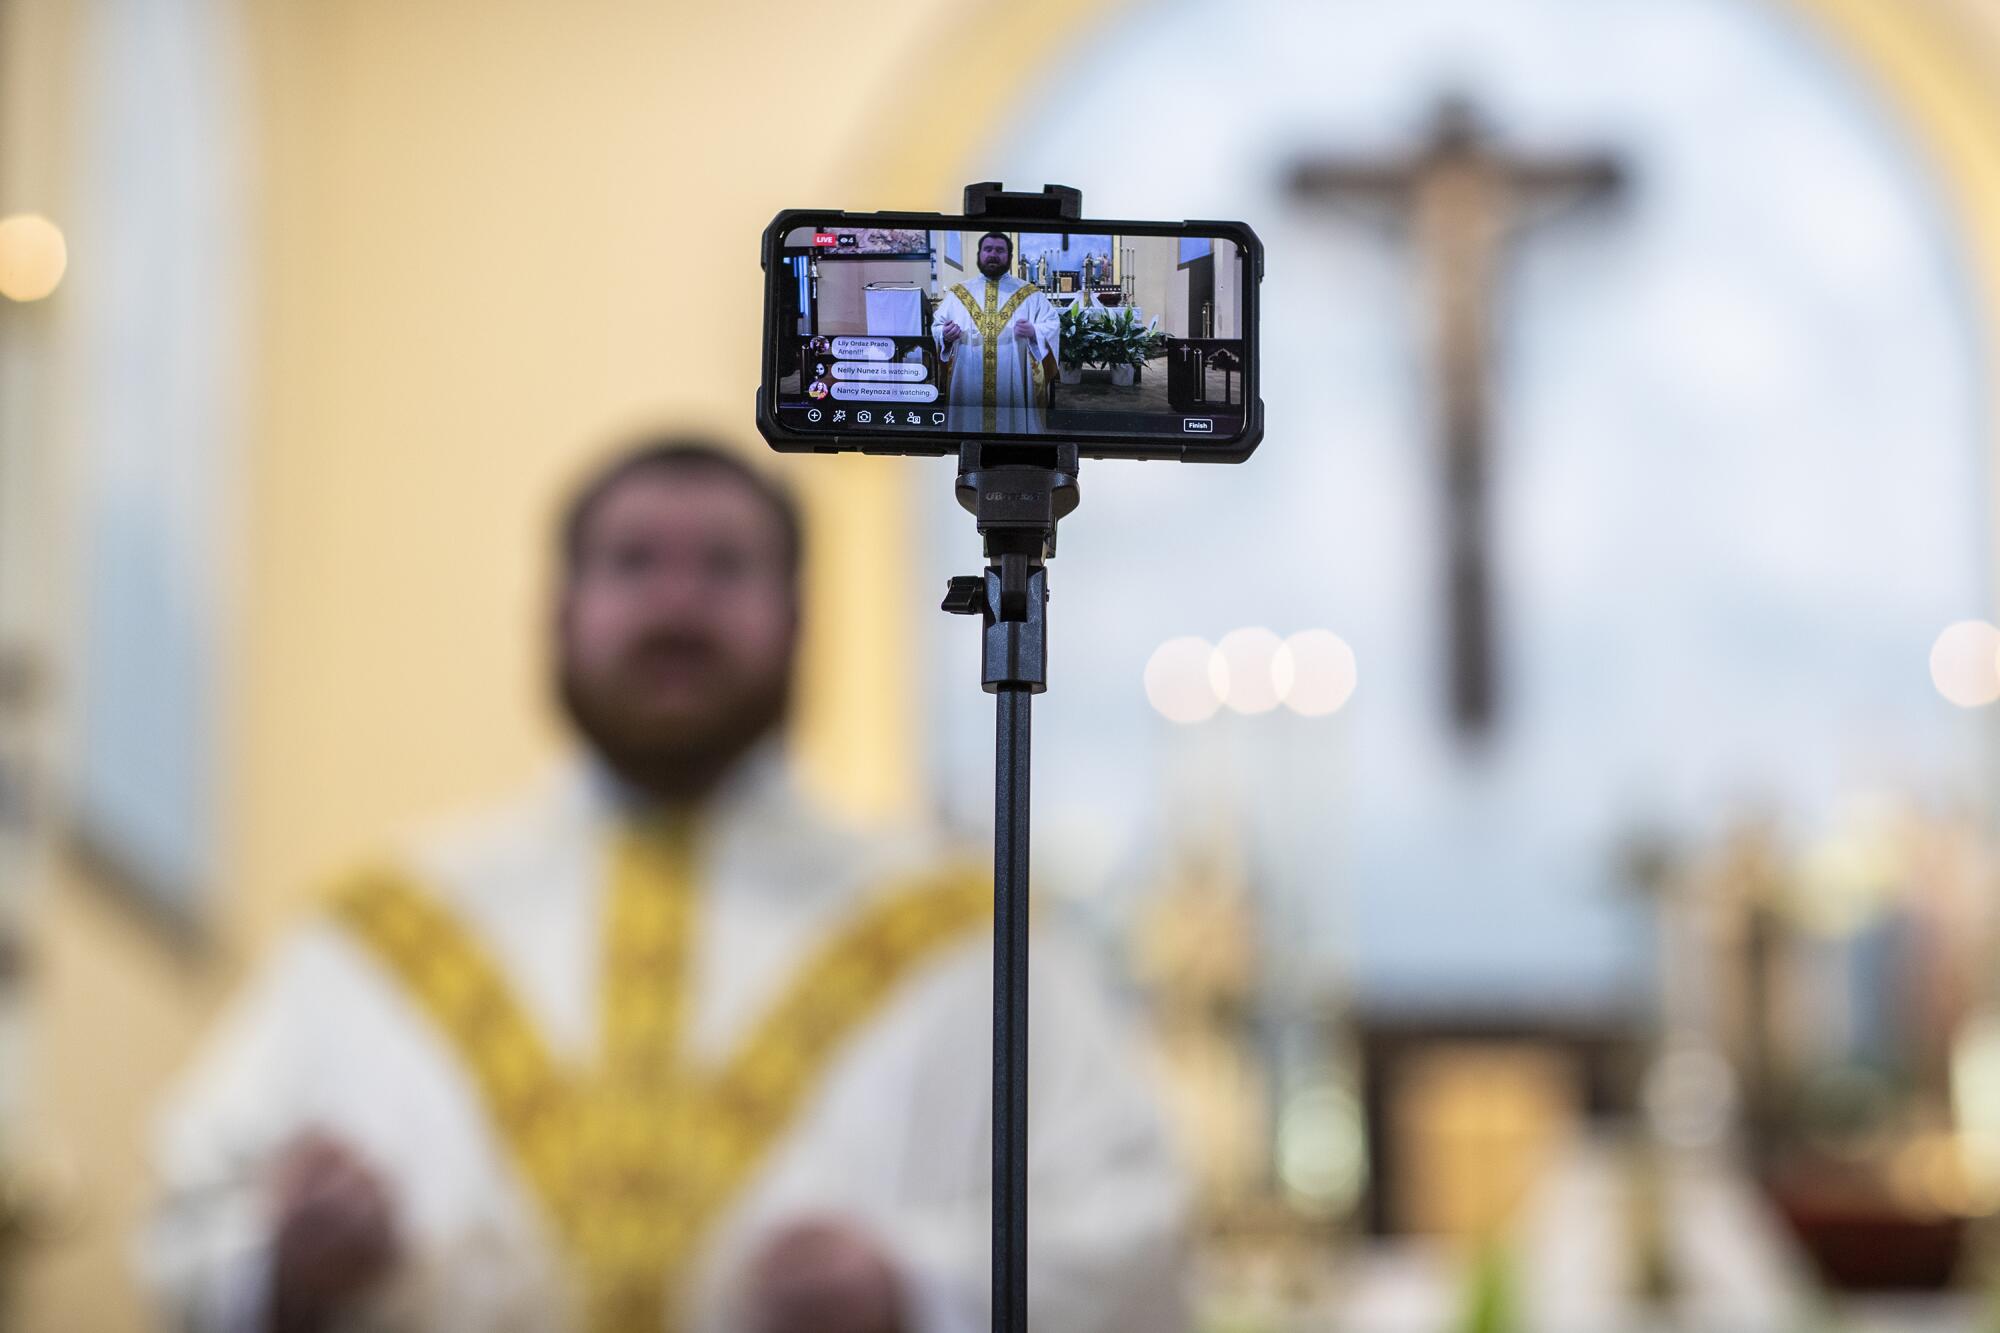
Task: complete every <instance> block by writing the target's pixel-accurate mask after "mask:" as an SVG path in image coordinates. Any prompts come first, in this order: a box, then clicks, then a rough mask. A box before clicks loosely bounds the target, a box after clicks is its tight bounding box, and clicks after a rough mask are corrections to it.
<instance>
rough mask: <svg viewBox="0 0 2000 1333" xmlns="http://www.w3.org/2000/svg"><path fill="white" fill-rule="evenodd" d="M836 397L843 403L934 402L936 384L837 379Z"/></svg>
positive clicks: (835, 383) (834, 394) (834, 391)
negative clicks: (862, 382) (859, 382)
mask: <svg viewBox="0 0 2000 1333" xmlns="http://www.w3.org/2000/svg"><path fill="white" fill-rule="evenodd" d="M833 396H834V398H835V399H836V400H837V401H839V402H843V403H934V402H936V401H937V396H938V391H937V385H935V384H850V383H847V382H846V381H840V380H837V381H835V382H834V386H833Z"/></svg>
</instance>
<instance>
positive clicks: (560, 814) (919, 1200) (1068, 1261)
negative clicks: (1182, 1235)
mask: <svg viewBox="0 0 2000 1333" xmlns="http://www.w3.org/2000/svg"><path fill="white" fill-rule="evenodd" d="M561 531H562V538H561V546H560V559H561V562H562V570H563V573H562V578H561V584H560V587H561V591H560V596H559V600H558V607H557V614H556V616H555V636H554V637H555V647H556V654H555V655H556V662H557V676H558V680H559V684H560V694H561V698H562V701H563V703H564V705H565V708H566V711H567V712H568V714H569V717H570V719H571V720H572V722H573V723H574V724H575V727H576V730H577V732H578V733H579V735H580V736H581V738H582V740H583V743H584V748H585V750H586V751H587V756H586V757H585V758H583V759H582V760H581V761H580V762H579V763H578V764H576V765H575V766H574V768H573V769H571V770H570V771H567V772H565V773H563V774H562V775H561V776H560V777H559V778H558V779H557V780H556V781H554V782H553V783H552V784H551V785H550V786H549V787H548V788H547V789H545V790H542V791H539V792H537V793H535V794H533V795H532V796H530V797H528V798H527V799H525V800H523V801H522V802H520V803H519V804H518V805H516V806H515V807H513V808H510V809H508V810H505V811H501V812H498V813H496V814H494V815H492V816H489V817H487V818H485V819H482V820H478V821H474V822H472V823H470V824H469V825H467V826H465V827H462V828H458V829H455V830H453V831H450V832H448V833H445V834H442V835H440V836H436V837H432V838H427V839H421V840H418V841H417V842H416V843H415V844H414V845H412V846H411V847H409V848H408V849H406V850H404V851H403V852H401V853H400V854H398V855H396V856H394V857H391V858H389V859H387V860H385V861H384V862H382V863H381V864H379V865H378V866H376V867H375V868H373V869H371V870H368V871H366V872H364V873H362V874H359V875H357V876H354V877H353V878H352V879H351V880H349V881H348V882H347V883H345V884H344V885H342V886H340V887H339V888H338V890H337V891H336V892H335V893H334V894H333V895H332V896H331V898H330V900H329V906H328V908H327V910H326V911H325V913H324V914H323V915H322V916H321V917H320V918H319V919H318V920H315V921H314V922H312V923H310V924H308V925H307V926H306V927H305V928H303V929H302V930H301V931H299V932H298V933H297V935H296V936H295V938H293V939H292V940H291V941H290V942H289V943H288V944H287V945H286V946H285V948H284V949H283V950H282V952H281V953H280V954H279V956H278V957H277V958H276V959H275V960H274V961H273V962H272V963H271V964H270V965H269V966H268V967H267V968H266V969H265V971H264V973H263V975H262V976H261V978H260V979H259V980H258V981H257V982H256V983H255V984H254V985H253V987H252V988H251V990H250V991H249V993H248V994H247V995H246V996H245V997H243V998H242V999H241V1000H240V1001H239V1002H238V1004H237V1005H236V1007H235V1009H234V1011H233V1012H232V1013H231V1015H230V1016H229V1018H228V1021H227V1022H226V1023H225V1025H224V1026H223V1028H222V1030H221V1032H220V1034H219V1035H218V1037H217V1038H216V1040H215V1041H214V1043H213V1045H212V1046H211V1047H210V1048H209V1050H208V1051H207V1052H206V1053H205V1055H204V1057H203V1059H202V1060H201V1061H200V1062H199V1063H198V1065H197V1067H196V1068H195V1070H194V1071H193V1073H192V1074H191V1076H190V1077H189V1079H188V1081H187V1084H186V1086H185V1087H184V1089H183V1090H182V1091H181V1092H180V1094H179V1095H178V1097H177V1098H176V1099H175V1101H174V1103H173V1105H172V1106H171V1107H170V1109H169V1112H168V1114H167V1115H166V1116H165V1117H164V1122H163V1132H162V1134H161V1138H160V1146H159V1152H158V1164H159V1171H160V1175H161V1182H162V1192H161V1202H160V1205H159V1208H158V1210H157V1214H156V1218H155V1221H154V1223H153V1226H152V1228H151V1232H150V1234H149V1236H148V1243H147V1246H146V1253H147V1258H148V1263H149V1269H150V1272H151V1274H152V1276H153V1278H154V1279H155V1281H156V1282H157V1283H158V1286H159V1288H160V1290H161V1293H162V1296H163V1299H164V1301H165V1303H166V1304H167V1305H168V1307H169V1318H170V1319H171V1320H172V1321H173V1323H174V1326H175V1327H182V1328H195V1329H214V1330H232V1331H234V1330H267V1329H274V1330H287V1331H289V1330H322V1329H371V1330H372V1329H408V1330H423V1331H424V1333H431V1331H432V1330H447V1331H450V1330H467V1331H468V1333H474V1331H478V1333H484V1331H485V1330H536V1331H540V1330H564V1329H578V1330H585V1331H586V1333H599V1331H603V1333H613V1331H616V1333H627V1331H632V1330H647V1331H648V1333H651V1331H653V1330H688V1331H691V1333H725V1331H727V1333H737V1331H740V1333H983V1330H984V1329H985V1328H986V1326H987V1320H988V1317H989V1316H988V1313H987V1293H988V1275H987V1263H988V1244H989V1230H988V1212H987V1208H988V1202H987V1201H988V1194H987V1182H988V1170H989V1148H988V1143H989V1129H990V1120H989V1116H990V1105H989V1082H988V1079H989V1074H990V1064H989V1042H990V1034H991V1013H992V1011H991V990H990V986H991V979H990V954H989V950H990V948H991V938H992V936H991V929H990V927H991V919H990V914H991V892H990V888H988V887H987V886H986V885H985V882H984V876H983V872H981V871H980V870H979V869H978V868H977V867H976V866H967V865H965V864H958V865H956V866H953V865H950V864H948V863H945V862H943V861H942V860H941V859H940V858H939V857H938V856H936V855H935V854H934V853H933V852H930V851H927V850H926V849H925V848H924V847H923V846H922V845H921V844H920V843H918V842H917V841H915V840H886V839H883V838H879V837H869V836H863V835H861V834H859V833H857V832H854V831H851V830H848V829H844V828H842V827H840V826H838V825H836V824H835V823H833V822H832V821H831V820H829V819H828V818H827V817H826V816H824V815H823V814H821V813H820V812H819V811H817V810H816V809H814V808H813V807H812V806H811V805H810V804H809V803H808V802H807V801H806V800H804V798H803V797H802V796H801V795H800V794H799V793H798V792H797V790H796V789H795V788H794V787H793V786H792V784H791V782H790V781H789V780H788V778H787V776H786V773H785V768H784V764H783V762H782V759H781V756H780V753H779V732H780V729H781V724H782V722H783V720H784V717H785V713H786V708H787V703H788V701H789V699H790V697H791V692H792V674H793V663H794V660H795V646H796V642H797V638H798V629H799V565H800V534H799V522H798V517H797V511H796V509H795V508H794V505H793V502H792V501H791V499H790V498H789V497H788V496H787V495H786V494H785V493H784V492H783V491H781V490H779V489H778V488H777V486H776V485H775V484H774V483H773V482H771V481H770V480H768V479H766V478H765V477H764V476H763V475H762V474H761V473H759V472H757V471H756V470H754V469H752V468H751V467H749V466H747V465H746V464H744V463H742V462H740V461H738V460H737V459H736V458H735V457H734V456H733V455H731V454H730V453H729V452H727V451H726V450H723V449H718V448H715V447H713V446H709V445H704V444H700V443H692V442H686V441H677V440H676V441H667V442H662V443H656V444H652V445H649V446H647V447H644V448H642V449H640V450H638V451H636V452H634V453H631V454H629V455H627V456H625V457H624V458H622V459H620V460H619V461H617V462H615V463H614V464H612V465H611V466H610V467H609V468H607V469H606V470H605V471H603V472H602V473H600V474H599V475H597V476H596V477H595V478H594V479H592V480H591V481H590V482H589V483H588V484H586V485H585V486H584V487H583V488H582V490H581V491H580V492H579V493H578V495H577V497H576V499H575V500H574V501H573V503H572V504H571V506H570V508H569V510H568V512H567V516H566V518H565V521H564V523H563V525H562V530H561ZM1047 945H1054V946H1055V947H1046V946H1047ZM1034 987H1035V989H1034V996H1033V1003H1034V1005H1035V1006H1036V1009H1035V1012H1036V1013H1037V1014H1038V1015H1039V1016H1042V1017H1043V1018H1044V1019H1046V1020H1049V1021H1045V1022H1042V1023H1041V1024H1040V1025H1038V1027H1037V1029H1036V1033H1035V1047H1034V1066H1033V1070H1032V1074H1031V1082H1030V1088H1031V1090H1032V1095H1033V1097H1034V1103H1033V1109H1032V1115H1033V1125H1034V1129H1033V1133H1034V1140H1033V1155H1032V1161H1031V1170H1032V1172H1033V1188H1034V1191H1035V1194H1034V1199H1035V1209H1036V1212H1035V1228H1034V1231H1033V1233H1032V1237H1033V1241H1032V1243H1033V1247H1034V1248H1033V1251H1032V1254H1031V1265H1032V1273H1031V1284H1030V1293H1031V1300H1032V1303H1033V1304H1032V1319H1033V1321H1034V1324H1035V1326H1036V1327H1037V1328H1047V1329H1062V1330H1065V1333H1113V1331H1114V1330H1116V1331H1122V1330H1130V1331H1131V1333H1155V1331H1156V1330H1167V1329H1174V1328H1178V1327H1180V1326H1181V1324H1182V1309H1181V1300H1180V1297H1179V1291H1178V1282H1177V1277H1176V1271H1177V1263H1178V1256H1177V1255H1176V1252H1175V1250H1176V1241H1177V1236H1178V1228H1179V1222H1180V1215H1181V1197H1182V1196H1181V1188H1180V1183H1179V1178H1178V1176H1177V1175H1176V1173H1175V1172H1174V1170H1173V1169H1172V1168H1171V1166H1170V1165H1169V1162H1168V1158H1167V1155H1166V1153H1165V1150H1164V1146H1163V1140H1162V1133H1161V1130H1160V1127H1159V1123H1158V1120H1157V1119H1156V1117H1155V1115H1154V1110H1153V1107H1152V1105H1151V1103H1150V1102H1149V1100H1148V1099H1147V1098H1146V1097H1144V1096H1143V1095H1142V1094H1140V1093H1139V1092H1138V1091H1137V1089H1138V1088H1139V1086H1140V1084H1139V1082H1138V1080H1136V1079H1135V1078H1134V1077H1133V1076H1132V1074H1131V1072H1130V1070H1129V1069H1128V1067H1127V1064H1126V1059H1125V1056H1126V1052H1125V1050H1124V1048H1123V1046H1122V1045H1121V1042H1120V1039H1119V1037H1118V1035H1117V1034H1116V1031H1115V1028H1114V1025H1113V1024H1112V1022H1111V1021H1110V1018H1109V1015H1108V1010H1107V1008H1106V1007H1105V1006H1104V1004H1103V1003H1102V1000H1101V998H1100V996H1099V995H1098V994H1097V992H1096V991H1095V989H1094V988H1093V987H1092V986H1091V985H1090V984H1089V983H1088V980H1087V978H1086V977H1085V975H1084V969H1082V968H1081V966H1080V965H1079V962H1078V959H1077V957H1076V956H1075V955H1073V954H1067V953H1065V952H1064V950H1063V948H1062V946H1061V945H1060V943H1059V942H1058V941H1047V942H1045V946H1044V947H1041V950H1040V952H1038V953H1037V955H1036V972H1035V978H1034Z"/></svg>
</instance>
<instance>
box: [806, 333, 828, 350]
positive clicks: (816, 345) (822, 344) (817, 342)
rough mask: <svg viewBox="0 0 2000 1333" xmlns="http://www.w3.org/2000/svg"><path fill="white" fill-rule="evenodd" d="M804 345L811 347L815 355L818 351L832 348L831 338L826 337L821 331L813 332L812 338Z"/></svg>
mask: <svg viewBox="0 0 2000 1333" xmlns="http://www.w3.org/2000/svg"><path fill="white" fill-rule="evenodd" d="M806 345H807V346H808V347H811V348H812V349H813V352H814V354H815V355H817V354H818V353H821V352H826V351H830V350H832V348H833V342H832V340H830V339H829V338H828V337H827V336H826V335H825V334H823V333H821V334H815V335H814V336H813V340H812V341H811V342H810V343H808V344H806Z"/></svg>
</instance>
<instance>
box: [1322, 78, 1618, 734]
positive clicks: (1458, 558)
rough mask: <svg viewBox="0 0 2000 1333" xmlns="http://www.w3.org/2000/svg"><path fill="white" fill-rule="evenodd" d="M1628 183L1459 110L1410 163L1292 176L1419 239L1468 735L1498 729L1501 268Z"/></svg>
mask: <svg viewBox="0 0 2000 1333" xmlns="http://www.w3.org/2000/svg"><path fill="white" fill-rule="evenodd" d="M1622 179H1623V172H1622V171H1621V169H1620V167H1619V165H1618V163H1617V161H1616V160H1615V159H1613V158H1611V157H1608V156H1603V155H1586V156H1579V157H1565V158H1529V157H1516V156H1510V155H1508V154H1507V153H1505V152H1504V151H1502V150H1501V149H1500V148H1499V147H1498V146H1497V145H1496V144H1495V143H1494V142H1493V140H1492V138H1491V136H1490V135H1489V134H1488V133H1487V132H1486V130H1485V129H1484V127H1483V126H1482V125H1481V124H1480V121H1479V118H1478V116H1477V115H1476V114H1475V113H1474V112H1473V110H1472V107H1471V104H1470V103H1469V102H1467V101H1465V100H1464V99H1462V98H1448V99H1446V100H1445V101H1444V102H1443V103H1442V104H1441V105H1440V106H1439V108H1438V111H1437V115H1436V117H1435V120H1434V122H1433V125H1432V128H1431V132H1430V137H1429V140H1428V142H1426V143H1425V144H1424V146H1423V147H1422V148H1421V149H1420V150H1419V151H1418V152H1417V153H1416V154H1415V155H1414V156H1412V157H1409V158H1404V159H1393V160H1391V159H1385V160H1355V159H1316V160H1313V161H1308V162H1302V163H1300V164H1299V165H1298V166H1297V167H1296V168H1295V169H1294V170H1293V173H1292V180H1291V185H1292V190H1293V192H1294V193H1295V194H1297V195H1300V196H1301V197H1303V198H1306V199H1308V200H1314V201H1329V202H1355V203H1373V204H1380V205H1387V206H1389V207H1392V208H1394V209H1395V210H1397V212H1398V213H1399V214H1400V215H1401V216H1402V217H1403V218H1405V219H1407V220H1408V223H1409V225H1410V227H1411V229H1412V230H1413V231H1414V232H1415V239H1416V245H1417V249H1418V252H1419V254H1420V256H1421V259H1422V263H1423V270H1424V274H1423V276H1424V280H1425V286H1426V288H1427V295H1428V298H1429V301H1430V306H1431V311H1432V315H1433V320H1434V326H1433V329H1432V337H1433V340H1434V345H1433V356H1434V359H1435V366H1436V374H1437V376H1438V390H1439V398H1440V400H1441V402H1442V406H1443V412H1442V421H1441V423H1440V424H1441V425H1442V427H1443V432H1444V440H1443V444H1444V449H1443V453H1444V471H1445V604H1446V612H1447V616H1448V619H1449V626H1450V641H1451V672H1450V691H1451V695H1450V697H1451V715H1452V718H1453V720H1454V722H1455V723H1456V724H1457V726H1458V728H1459V731H1460V734H1461V735H1464V736H1467V737H1473V738H1476V737H1479V736H1483V735H1484V734H1485V733H1487V732H1488V731H1489V730H1490V728H1491V726H1492V723H1493V716H1494V704H1495V694H1496V689H1495V684H1494V648H1493V608H1492V586H1491V584H1492V575H1491V570H1490V567H1489V561H1488V556H1487V549H1488V545H1487V529H1488V525H1489V516H1488V513H1487V499H1486V469H1487V453H1488V449H1487V433H1488V429H1489V427H1488V414H1489V410H1490V406H1489V402H1488V397H1489V388H1488V376H1489V371H1488V367H1489V366H1490V365H1491V364H1492V352H1491V342H1492V337H1493V305H1494V290H1495V286H1496V279H1497V276H1498V270H1499V267H1500V262H1501V259H1502V257H1503V255H1504V253H1505V250H1506V244H1507V242H1508V241H1509V240H1510V239H1511V238H1512V236H1513V234H1514V233H1516V232H1518V231H1520V230H1523V229H1524V228H1525V227H1526V226H1527V225H1528V224H1530V223H1532V222H1536V221H1543V220H1546V219H1547V218H1548V217H1550V216H1552V215H1553V214H1554V213H1556V212H1558V211H1561V210H1562V209H1564V208H1567V207H1569V206H1571V205H1574V204H1577V203H1581V202H1584V201H1586V200H1591V199H1599V198H1606V197H1609V196H1611V195H1613V194H1615V193H1616V191H1617V190H1618V188H1619V186H1620V184H1621V182H1622Z"/></svg>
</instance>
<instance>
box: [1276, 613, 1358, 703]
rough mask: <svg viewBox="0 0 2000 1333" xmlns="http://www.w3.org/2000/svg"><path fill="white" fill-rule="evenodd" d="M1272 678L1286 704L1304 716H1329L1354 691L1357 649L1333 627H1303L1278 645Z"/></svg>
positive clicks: (1279, 696)
mask: <svg viewBox="0 0 2000 1333" xmlns="http://www.w3.org/2000/svg"><path fill="white" fill-rule="evenodd" d="M1271 680H1272V684H1273V685H1274V686H1275V687H1276V689H1277V691H1278V698H1279V700H1280V701H1282V702H1283V703H1284V705H1285V707H1287V708H1289V709H1291V710H1292V711H1293V712H1294V713H1297V714H1299V715H1300V716H1302V717H1325V716H1326V715H1327V714H1329V713H1334V712H1338V711H1339V710H1340V707H1341V706H1342V705H1343V704H1345V703H1346V702H1347V700H1348V697H1349V696H1351V695H1352V694H1353V693H1354V686H1355V683H1356V681H1357V680H1358V676H1357V673H1356V670H1355V665H1354V650H1353V649H1352V648H1350V647H1348V646H1347V641H1346V640H1345V639H1343V638H1341V637H1340V636H1339V635H1338V634H1335V633H1334V632H1333V631H1332V630H1324V629H1308V630H1301V631H1299V632H1298V633H1297V634H1294V635H1292V636H1291V637H1290V638H1288V639H1286V640H1285V641H1284V642H1283V643H1282V644H1280V645H1278V651H1277V653H1276V654H1275V655H1274V656H1273V657H1272V659H1271Z"/></svg>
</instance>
